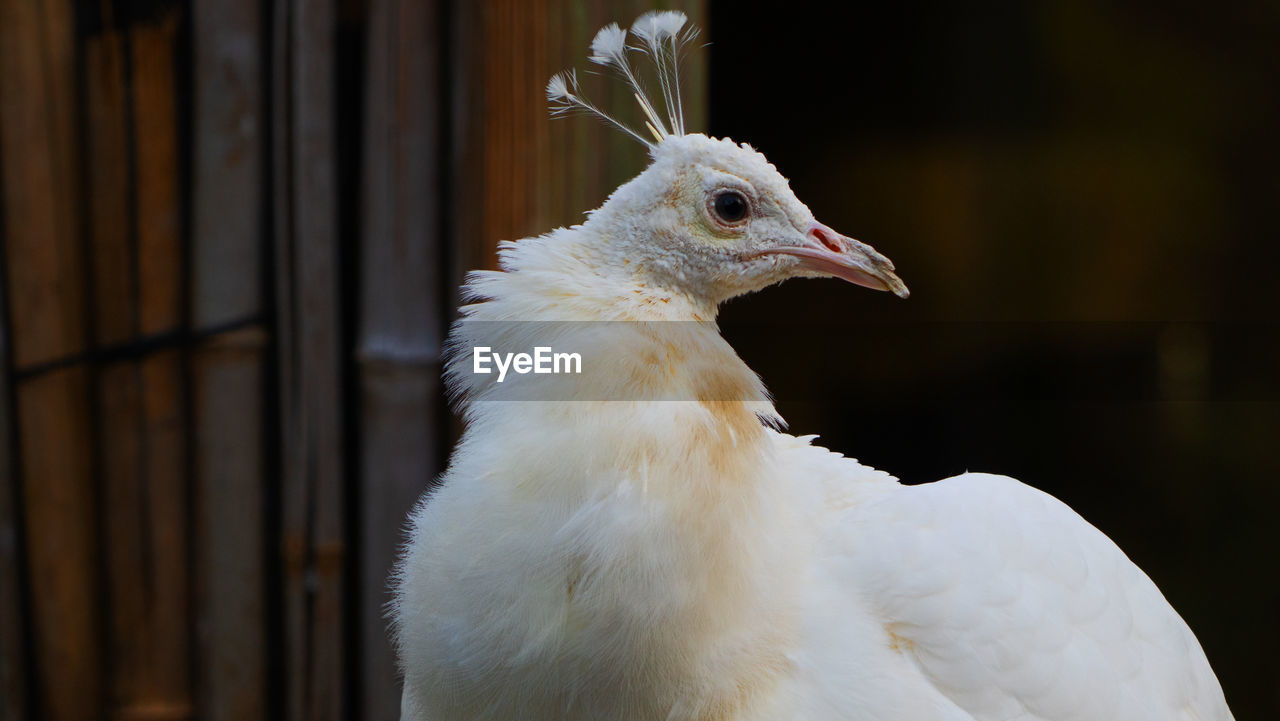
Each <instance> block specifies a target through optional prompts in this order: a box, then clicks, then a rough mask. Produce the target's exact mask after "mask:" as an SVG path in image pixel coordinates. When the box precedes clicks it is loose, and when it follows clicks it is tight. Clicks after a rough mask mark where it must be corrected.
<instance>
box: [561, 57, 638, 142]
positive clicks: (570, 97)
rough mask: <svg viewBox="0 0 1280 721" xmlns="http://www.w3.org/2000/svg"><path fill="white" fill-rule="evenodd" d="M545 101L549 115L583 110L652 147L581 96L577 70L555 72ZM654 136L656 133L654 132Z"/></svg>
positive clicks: (634, 132)
mask: <svg viewBox="0 0 1280 721" xmlns="http://www.w3.org/2000/svg"><path fill="white" fill-rule="evenodd" d="M547 102H549V103H550V104H551V115H552V116H560V115H565V114H568V113H573V112H583V113H587V114H589V115H594V116H596V117H597V118H600V119H601V120H603V121H605V122H606V123H608V124H610V125H612V126H613V127H615V128H617V129H619V130H621V131H622V132H624V133H626V134H628V135H630V136H631V137H633V138H635V139H636V140H639V141H640V142H641V143H644V144H645V145H648V146H650V147H652V145H653V143H650V142H649V141H648V140H647V139H645V138H644V136H642V135H640V134H639V133H637V132H636V131H634V130H632V129H631V128H628V127H627V126H626V125H623V124H622V122H621V121H619V120H617V119H616V118H614V117H613V116H611V115H609V114H607V113H605V112H604V111H603V110H601V109H600V108H597V107H596V106H595V105H594V104H593V103H592V102H591V101H589V100H587V99H586V98H585V97H583V96H582V87H581V86H580V85H579V84H578V71H577V70H566V71H564V72H562V73H556V74H555V75H552V76H551V80H549V81H547ZM655 136H657V134H656V133H655ZM657 138H658V140H662V137H661V136H657Z"/></svg>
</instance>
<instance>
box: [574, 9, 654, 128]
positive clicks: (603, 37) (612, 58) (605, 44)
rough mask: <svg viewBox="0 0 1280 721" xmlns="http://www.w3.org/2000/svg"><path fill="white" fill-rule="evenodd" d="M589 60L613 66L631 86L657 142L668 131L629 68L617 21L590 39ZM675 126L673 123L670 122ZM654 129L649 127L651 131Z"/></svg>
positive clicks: (624, 37) (623, 39)
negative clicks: (651, 126) (650, 124)
mask: <svg viewBox="0 0 1280 721" xmlns="http://www.w3.org/2000/svg"><path fill="white" fill-rule="evenodd" d="M590 60H591V62H593V63H596V64H597V65H603V66H605V67H608V68H613V69H614V70H616V71H617V72H618V74H619V75H621V76H622V79H623V80H624V81H626V83H627V85H629V86H631V90H632V94H633V95H634V96H635V99H636V102H637V103H639V104H640V109H641V110H643V111H644V114H645V115H646V116H647V117H648V118H649V120H650V122H652V123H653V125H654V126H656V131H654V136H655V137H656V138H657V140H658V141H659V142H661V141H662V139H663V138H664V137H666V136H668V135H670V134H671V133H670V131H668V130H667V127H666V126H665V125H663V124H662V121H661V120H659V119H658V114H657V111H656V109H655V108H654V107H653V103H652V102H651V101H650V100H649V96H648V95H647V94H646V93H645V91H644V86H642V85H641V84H640V79H639V78H638V77H636V74H635V71H634V70H632V68H631V63H630V61H628V60H627V31H626V30H623V29H622V28H620V27H618V24H617V23H610V24H608V25H606V26H604V27H603V28H600V31H599V32H597V33H596V36H595V38H594V39H592V41H591V58H590ZM672 128H673V129H674V128H675V123H672ZM652 130H654V129H653V128H651V131H652Z"/></svg>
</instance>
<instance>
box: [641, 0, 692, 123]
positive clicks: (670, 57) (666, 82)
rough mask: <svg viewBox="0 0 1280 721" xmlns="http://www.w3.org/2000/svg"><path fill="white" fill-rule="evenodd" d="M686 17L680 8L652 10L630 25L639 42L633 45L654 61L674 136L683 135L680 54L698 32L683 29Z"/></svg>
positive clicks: (686, 20) (690, 27)
mask: <svg viewBox="0 0 1280 721" xmlns="http://www.w3.org/2000/svg"><path fill="white" fill-rule="evenodd" d="M687 22H688V17H686V16H685V14H684V13H682V12H680V11H679V10H654V11H650V12H647V13H645V14H643V15H641V16H640V17H639V18H637V19H636V21H635V22H634V23H633V24H632V25H631V33H632V34H633V35H635V36H636V38H638V39H639V40H640V42H641V45H639V46H637V47H635V48H633V49H635V50H638V51H640V52H643V53H646V54H648V55H649V57H650V58H651V59H652V60H653V64H654V68H655V70H656V72H657V74H658V84H659V86H660V88H661V89H662V100H663V104H664V105H665V106H666V109H667V117H668V118H669V119H670V120H671V125H672V128H673V129H674V130H675V132H676V134H677V135H684V132H685V131H684V102H683V100H682V98H681V97H680V55H681V54H682V52H683V51H684V48H685V46H686V45H688V44H689V43H690V42H691V41H693V39H694V38H696V37H697V35H698V30H697V28H695V27H693V26H689V28H688V29H685V24H686V23H687Z"/></svg>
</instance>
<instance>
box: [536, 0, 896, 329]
mask: <svg viewBox="0 0 1280 721" xmlns="http://www.w3.org/2000/svg"><path fill="white" fill-rule="evenodd" d="M696 36H697V30H696V29H695V28H692V27H690V26H687V25H686V18H685V16H684V14H683V13H680V12H678V11H661V12H650V13H646V14H644V15H642V16H640V18H639V19H638V20H636V22H635V24H633V25H632V26H631V33H630V36H628V33H627V31H626V30H623V29H622V28H620V27H619V26H618V25H617V24H611V25H608V26H606V27H605V28H603V29H602V30H600V32H599V33H597V34H596V36H595V39H594V40H593V41H592V43H591V61H592V62H594V63H596V64H598V65H602V66H605V67H606V68H609V69H611V70H613V71H614V72H615V73H616V74H617V75H618V76H619V77H620V78H621V79H622V80H623V81H624V82H626V83H627V85H628V86H629V87H630V89H631V90H632V95H633V96H634V97H635V99H636V102H637V103H639V105H640V109H641V110H642V111H643V114H644V116H645V118H646V120H645V123H644V129H643V130H641V131H637V130H635V129H632V128H630V127H628V126H627V125H626V124H624V123H622V122H621V121H619V120H618V119H616V118H615V117H613V116H611V115H609V114H607V113H605V112H604V111H602V110H600V109H599V108H597V107H596V106H595V105H594V104H592V103H591V102H590V101H589V100H587V99H586V98H585V97H584V96H583V94H582V89H581V86H580V85H579V83H578V79H577V74H576V72H574V71H569V72H565V73H561V74H559V75H556V76H554V77H552V78H551V81H550V82H549V83H548V84H547V99H548V100H549V101H550V102H551V103H552V112H553V114H557V115H558V114H562V113H568V112H585V113H588V114H591V115H594V116H596V117H597V118H599V119H601V120H603V121H605V122H606V123H608V124H610V125H612V126H614V127H615V128H617V129H618V130H621V131H623V132H625V133H627V134H628V135H630V136H632V137H633V138H635V139H636V140H638V141H640V142H642V143H644V144H645V145H647V146H648V148H649V152H650V155H651V157H652V160H653V162H652V163H651V164H650V165H649V167H648V168H647V169H646V170H645V171H644V172H642V173H641V174H640V175H638V176H637V177H635V178H634V179H632V180H631V181H630V182H628V183H626V184H625V185H623V186H621V187H620V188H618V189H617V190H616V191H614V193H613V195H611V196H610V198H609V200H608V201H607V202H606V203H605V204H604V205H603V206H601V208H600V209H599V210H596V211H594V212H593V213H592V214H591V217H590V219H589V220H588V222H587V225H588V226H592V227H593V229H594V230H595V231H596V232H595V233H594V234H593V235H594V237H596V238H598V239H599V241H600V246H599V247H596V248H593V250H592V252H593V254H594V255H595V256H596V257H599V258H601V259H602V260H604V261H605V263H604V264H603V267H607V268H609V269H613V270H615V271H617V272H625V273H627V274H630V275H631V276H633V277H635V278H636V279H637V280H638V281H639V282H642V283H645V284H646V285H652V286H656V287H658V288H662V289H664V290H669V291H672V292H677V293H680V294H682V295H684V296H686V297H689V298H691V299H693V300H695V301H697V302H699V303H701V304H710V305H712V306H714V305H718V304H719V303H720V302H722V301H724V300H727V299H729V298H732V297H734V296H738V295H742V294H743V293H749V292H751V291H754V290H759V289H760V288H764V287H766V286H769V285H772V284H774V283H778V282H780V281H783V280H786V279H788V278H793V277H836V278H842V279H844V280H847V281H849V282H851V283H855V284H857V285H861V286H865V287H867V288H873V289H876V290H888V291H891V292H893V293H894V294H896V295H898V296H899V297H902V298H906V297H907V287H906V285H905V284H903V282H902V280H900V279H899V278H898V276H897V275H895V274H894V272H893V270H894V268H893V263H891V262H890V261H889V259H888V258H886V257H884V256H883V255H881V254H880V253H878V252H876V250H875V249H874V248H872V247H871V246H869V245H867V244H865V243H862V242H859V241H857V240H854V239H852V238H849V237H846V236H844V235H841V234H840V233H837V232H836V231H834V230H832V229H831V228H830V227H828V226H826V225H823V224H822V223H820V222H818V221H817V220H816V219H815V218H814V217H813V213H812V212H810V210H809V208H808V207H806V206H805V204H804V203H802V202H800V200H799V198H797V197H796V196H795V193H793V192H792V191H791V186H790V185H789V184H788V183H787V179H786V178H784V177H783V176H782V174H781V173H779V172H778V170H777V169H776V168H775V167H774V166H773V165H772V164H770V163H769V161H768V160H766V159H765V157H764V156H763V155H761V154H760V153H759V152H757V151H756V150H754V149H753V148H751V147H750V146H748V145H745V144H743V145H739V144H737V143H734V142H733V141H731V140H728V139H724V140H720V139H715V138H709V137H707V136H705V135H702V134H699V133H686V132H685V129H684V118H683V101H682V99H681V97H680V76H679V62H680V57H681V55H682V52H683V49H684V48H685V47H686V46H687V45H688V44H689V43H690V42H691V41H692V40H693V39H694V38H695V37H696ZM631 39H634V40H635V43H634V44H629V41H630V40H631ZM632 55H640V56H643V57H645V58H647V59H648V60H649V61H651V62H652V64H653V66H654V74H655V76H656V77H657V79H658V87H659V88H660V90H661V99H662V102H661V103H658V102H655V101H653V100H650V99H649V96H648V95H647V94H646V93H645V91H644V88H643V87H642V84H641V83H640V81H639V79H638V73H637V69H636V68H635V67H634V66H633V65H632V63H631V61H630V57H631V56H632ZM664 118H665V119H664Z"/></svg>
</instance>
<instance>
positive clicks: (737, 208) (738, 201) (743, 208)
mask: <svg viewBox="0 0 1280 721" xmlns="http://www.w3.org/2000/svg"><path fill="white" fill-rule="evenodd" d="M747 208H748V206H747V199H746V198H745V197H743V195H742V193H739V192H738V191H736V190H726V191H724V192H722V193H720V194H719V195H717V196H716V197H715V198H713V199H712V200H711V210H712V212H714V213H715V214H716V217H717V218H719V219H720V220H721V221H723V222H725V223H738V222H741V221H742V219H743V218H746V217H747Z"/></svg>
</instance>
